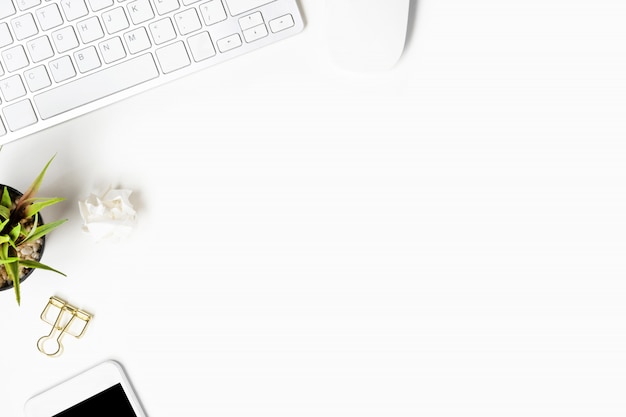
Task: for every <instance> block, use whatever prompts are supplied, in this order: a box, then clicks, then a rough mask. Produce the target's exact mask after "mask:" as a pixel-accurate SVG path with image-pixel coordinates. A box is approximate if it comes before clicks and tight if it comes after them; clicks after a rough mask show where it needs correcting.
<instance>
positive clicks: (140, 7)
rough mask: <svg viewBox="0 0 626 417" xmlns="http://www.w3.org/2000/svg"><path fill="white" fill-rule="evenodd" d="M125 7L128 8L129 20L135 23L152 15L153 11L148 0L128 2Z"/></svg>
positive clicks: (143, 20) (148, 18)
mask: <svg viewBox="0 0 626 417" xmlns="http://www.w3.org/2000/svg"><path fill="white" fill-rule="evenodd" d="M126 7H127V8H128V14H129V15H130V20H132V22H133V23H134V24H136V25H138V24H140V23H143V22H145V21H147V20H150V19H152V18H153V17H154V12H153V11H152V7H150V2H149V1H148V0H136V1H133V2H130V3H128V5H127V6H126Z"/></svg>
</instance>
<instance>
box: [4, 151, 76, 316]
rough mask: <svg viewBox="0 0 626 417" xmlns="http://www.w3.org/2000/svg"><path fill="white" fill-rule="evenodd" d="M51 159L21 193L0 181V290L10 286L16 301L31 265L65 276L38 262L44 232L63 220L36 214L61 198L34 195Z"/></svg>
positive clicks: (63, 221) (55, 226)
mask: <svg viewBox="0 0 626 417" xmlns="http://www.w3.org/2000/svg"><path fill="white" fill-rule="evenodd" d="M53 159H54V156H53V157H52V158H51V159H50V160H49V161H48V163H47V164H46V166H45V167H44V168H43V170H42V171H41V173H40V174H39V176H37V178H35V180H34V181H33V183H32V184H31V185H30V187H28V189H27V190H26V191H25V192H24V193H21V192H19V191H17V190H15V189H14V188H12V187H9V186H6V185H0V290H6V289H9V288H11V287H13V289H14V290H15V298H16V300H17V303H18V304H20V300H21V296H20V282H22V281H24V279H26V278H27V277H28V276H29V275H30V274H31V273H32V272H33V270H34V269H45V270H48V271H53V272H56V273H59V274H61V275H64V276H65V274H63V273H62V272H59V271H57V270H56V269H53V268H50V267H49V266H47V265H44V264H42V263H40V262H39V259H40V258H41V255H42V254H43V248H44V244H45V236H46V235H47V234H48V233H50V232H51V231H52V230H54V229H56V228H57V227H58V226H60V225H61V224H63V223H65V222H66V221H67V219H64V220H58V221H55V222H52V223H44V222H43V220H42V218H41V214H40V211H41V210H42V209H43V208H45V207H48V206H51V205H53V204H56V203H59V202H61V201H63V200H64V198H39V197H36V194H37V192H38V191H39V186H40V185H41V182H42V180H43V177H44V175H45V173H46V170H47V169H48V166H49V165H50V163H51V162H52V160H53Z"/></svg>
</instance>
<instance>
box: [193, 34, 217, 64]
mask: <svg viewBox="0 0 626 417" xmlns="http://www.w3.org/2000/svg"><path fill="white" fill-rule="evenodd" d="M187 44H188V45H189V50H190V51H191V56H192V57H193V59H194V61H196V62H199V61H204V60H205V59H207V58H211V57H212V56H215V48H214V47H213V42H211V37H210V36H209V33H208V32H200V33H198V34H197V35H193V36H190V37H189V38H188V39H187Z"/></svg>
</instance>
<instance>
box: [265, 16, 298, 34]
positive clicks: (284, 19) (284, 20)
mask: <svg viewBox="0 0 626 417" xmlns="http://www.w3.org/2000/svg"><path fill="white" fill-rule="evenodd" d="M293 25H294V22H293V16H292V15H290V14H286V15H284V16H281V17H277V18H276V19H273V20H270V29H271V31H272V32H273V33H276V32H280V31H283V30H285V29H289V28H290V27H293Z"/></svg>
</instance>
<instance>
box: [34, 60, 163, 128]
mask: <svg viewBox="0 0 626 417" xmlns="http://www.w3.org/2000/svg"><path fill="white" fill-rule="evenodd" d="M158 76H159V71H158V69H157V67H156V64H155V63H154V59H153V58H152V55H151V54H144V55H140V56H138V57H136V58H132V59H130V60H128V61H125V62H122V63H120V64H117V65H114V66H111V67H108V68H106V69H103V70H101V71H98V72H94V73H92V74H89V75H87V76H85V77H83V78H79V79H77V80H75V81H71V82H69V83H67V84H63V85H62V86H59V87H56V88H53V89H51V90H48V91H44V92H43V93H41V94H38V95H35V96H34V101H35V106H36V107H37V110H39V114H40V115H41V118H42V119H49V118H51V117H53V116H56V115H58V114H61V113H64V112H66V111H69V110H72V109H75V108H77V107H80V106H83V105H85V104H88V103H91V102H93V101H95V100H98V99H100V98H102V97H106V96H109V95H111V94H114V93H117V92H120V91H123V90H126V89H128V88H131V87H133V86H136V85H138V84H142V83H144V82H146V81H149V80H151V79H153V78H156V77H158Z"/></svg>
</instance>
